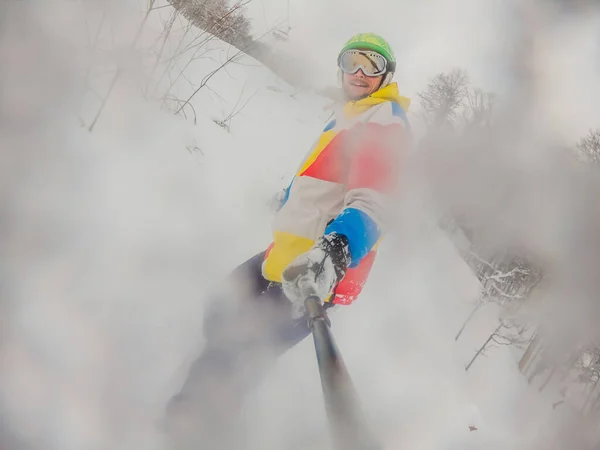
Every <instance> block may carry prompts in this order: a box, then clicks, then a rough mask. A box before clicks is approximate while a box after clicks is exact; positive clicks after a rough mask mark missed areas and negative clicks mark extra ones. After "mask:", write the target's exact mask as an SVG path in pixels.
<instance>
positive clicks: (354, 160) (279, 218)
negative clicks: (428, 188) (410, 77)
mask: <svg viewBox="0 0 600 450" xmlns="http://www.w3.org/2000/svg"><path fill="white" fill-rule="evenodd" d="M337 62H338V67H339V81H340V83H341V86H342V88H343V91H344V94H345V96H346V99H347V103H346V104H345V105H341V106H340V108H339V110H338V111H336V112H335V113H334V116H333V119H332V120H331V121H330V122H329V123H328V124H327V125H326V127H325V129H324V130H323V132H322V134H321V135H320V137H319V138H318V140H317V142H316V144H315V145H314V147H313V148H312V149H311V150H310V152H309V153H308V156H307V157H306V158H305V159H304V161H303V162H302V164H301V165H300V167H299V169H298V171H297V173H296V176H295V177H294V179H293V180H292V182H291V184H290V185H289V187H288V188H287V189H286V191H285V196H284V198H283V201H282V204H281V207H280V209H279V210H278V212H277V213H276V214H275V217H274V221H273V229H274V233H273V242H272V244H271V245H270V246H269V247H268V248H267V249H266V251H265V252H263V253H260V254H258V255H256V256H254V257H253V258H251V259H250V260H248V261H246V262H245V263H243V264H242V265H240V266H239V267H238V268H236V269H235V270H234V272H233V273H232V274H231V276H230V279H229V280H228V281H227V283H226V287H225V288H224V289H223V291H221V292H220V293H219V296H218V298H216V299H214V300H215V301H214V302H213V303H212V304H211V307H210V308H209V310H208V311H207V312H206V315H205V320H204V330H203V331H204V334H205V338H206V344H205V347H204V350H203V352H202V354H201V355H200V357H199V358H198V359H197V360H196V361H195V362H194V363H193V365H192V367H191V369H190V371H189V374H188V377H187V380H186V381H185V383H184V385H183V388H182V389H181V391H180V393H179V394H178V395H177V396H175V397H174V398H173V399H172V400H171V402H170V404H169V406H168V408H167V426H168V430H169V433H170V434H171V435H172V436H175V435H176V436H178V437H177V438H176V439H177V440H178V444H177V445H179V446H180V447H179V448H185V444H183V442H187V443H188V445H190V446H194V445H196V447H195V448H199V447H197V445H198V443H202V444H203V447H202V448H215V449H225V448H230V446H231V448H232V447H234V446H235V444H233V443H232V442H229V443H226V439H225V438H231V437H232V434H234V430H235V427H232V426H231V423H232V422H231V421H232V420H235V415H236V412H238V411H239V409H240V407H241V402H242V400H243V394H244V393H245V392H247V390H248V387H250V386H252V385H255V384H256V382H257V381H258V380H259V379H260V377H261V375H262V374H263V373H264V371H265V370H266V369H267V368H268V366H269V364H270V363H272V362H273V361H274V360H275V358H276V357H277V356H278V355H280V354H281V353H283V352H284V351H286V350H287V349H289V348H291V347H292V346H294V345H295V344H297V343H298V342H300V341H301V340H302V339H304V338H305V337H307V336H308V335H309V334H310V328H309V325H308V323H307V320H306V318H305V317H304V314H305V310H304V300H305V299H306V298H307V297H308V296H311V295H316V296H317V297H319V298H320V299H321V300H322V301H323V304H324V307H325V308H326V309H329V308H332V307H335V305H348V304H350V303H352V302H353V301H354V300H355V299H356V298H357V296H358V295H359V293H360V292H361V290H362V288H363V285H364V283H365V281H366V279H367V276H368V274H369V271H370V270H371V266H372V264H373V262H374V259H375V255H376V251H377V246H378V243H379V240H380V238H381V235H382V232H383V228H384V225H385V224H384V222H385V219H384V216H385V211H386V202H387V200H388V199H389V194H390V193H391V192H392V191H393V190H394V187H395V185H396V182H397V178H398V174H399V163H400V160H401V158H402V154H403V152H404V151H405V150H406V148H407V146H408V145H409V142H410V126H409V123H408V120H407V117H406V111H407V109H408V107H409V105H410V100H409V99H408V98H406V97H402V96H400V95H399V93H398V87H397V84H396V83H394V82H392V78H393V76H394V72H395V69H396V59H395V56H394V53H393V51H392V49H391V47H390V45H389V44H388V43H387V42H386V41H385V40H384V39H383V38H381V37H380V36H377V35H375V34H372V33H367V34H358V35H356V36H354V37H353V38H351V39H350V40H349V41H348V42H347V43H346V44H345V45H344V47H343V48H342V50H341V51H340V53H339V56H338V61H337Z"/></svg>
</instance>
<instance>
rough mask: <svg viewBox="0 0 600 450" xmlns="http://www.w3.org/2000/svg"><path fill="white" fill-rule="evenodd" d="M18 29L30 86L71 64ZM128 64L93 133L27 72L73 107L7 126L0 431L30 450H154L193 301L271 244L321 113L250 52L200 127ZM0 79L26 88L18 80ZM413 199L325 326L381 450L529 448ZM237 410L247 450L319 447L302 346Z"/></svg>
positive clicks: (192, 337) (508, 367)
mask: <svg viewBox="0 0 600 450" xmlns="http://www.w3.org/2000/svg"><path fill="white" fill-rule="evenodd" d="M42 12H43V11H37V12H36V13H31V11H29V13H30V14H33V15H30V16H23V17H24V18H23V19H22V20H30V21H31V22H32V23H35V24H38V25H39V23H45V24H48V23H50V25H48V27H49V28H50V29H65V28H67V27H68V26H70V25H71V24H72V21H73V20H76V19H78V18H79V16H78V14H79V13H78V12H73V13H72V14H64V15H63V16H59V17H57V16H52V15H51V14H50V16H49V17H48V16H45V15H44V14H42ZM44 13H46V12H44ZM23 14H24V12H23ZM38 14H39V15H38ZM27 17H29V18H27ZM47 21H50V22H47ZM155 26H156V27H158V25H157V24H156V23H153V24H151V26H149V27H148V30H149V31H147V33H150V34H149V35H144V38H143V39H142V42H143V43H144V44H146V43H148V42H153V39H152V36H151V32H152V30H153V29H154V27H155ZM11 31H12V33H9V35H8V36H9V39H8V40H7V41H5V43H4V44H3V45H12V46H21V48H25V47H26V46H27V45H28V44H32V43H36V45H39V46H41V48H43V49H44V51H45V52H46V53H47V54H48V55H49V57H48V58H43V59H42V60H41V61H37V62H36V61H33V62H30V63H31V64H32V73H34V75H33V76H35V74H36V73H40V74H41V73H44V74H48V73H51V74H52V73H53V72H52V71H51V70H50V69H52V67H54V66H53V64H55V63H54V59H53V58H52V57H51V56H52V55H56V54H61V55H63V56H64V55H68V56H65V57H67V59H69V60H70V61H71V62H72V63H73V66H74V67H79V63H80V62H81V61H80V60H79V59H78V58H79V55H78V54H77V53H74V54H70V53H69V52H68V51H65V49H66V48H70V47H72V46H75V47H77V45H76V44H75V43H73V42H72V41H67V42H65V40H64V38H63V37H61V38H58V37H56V38H52V39H49V38H48V36H47V35H46V36H44V35H43V33H40V34H38V33H33V34H32V35H28V36H24V35H22V34H20V33H18V32H17V31H16V30H11ZM46 31H47V30H46ZM49 35H50V36H53V35H52V33H49ZM42 36H43V37H44V39H43V40H42V39H41V37H42ZM69 38H72V36H69ZM155 38H156V37H155ZM154 41H156V39H154ZM4 50H6V48H4ZM207 50H208V51H209V53H207V54H206V55H205V56H206V57H205V58H202V59H199V60H197V61H194V62H193V63H191V64H189V66H188V67H187V68H186V72H185V74H186V77H185V79H183V78H182V79H181V80H180V82H179V83H178V84H176V86H175V87H174V89H173V91H172V93H173V94H174V95H176V96H177V97H179V98H187V97H188V96H189V95H190V94H191V93H192V92H193V91H194V89H195V86H197V85H198V81H197V80H202V79H203V78H204V77H205V76H206V74H208V73H210V72H211V70H214V69H215V68H216V67H218V66H219V65H220V64H221V63H222V62H223V61H224V60H226V59H227V57H228V55H229V54H230V52H231V51H232V49H231V48H229V46H227V45H225V44H223V43H220V42H218V41H212V42H211V43H210V46H209V47H208V48H207ZM2 55H3V60H2V64H0V67H1V68H2V69H0V70H4V71H5V74H6V71H7V70H8V71H10V73H16V71H17V70H18V69H19V68H20V66H19V63H18V59H17V58H15V57H14V55H11V53H10V52H4V53H2ZM5 68H10V69H5ZM138 69H139V67H133V68H130V70H127V71H126V72H125V73H124V74H123V77H122V79H121V80H119V83H118V84H117V85H116V88H115V89H114V91H113V92H112V94H111V96H110V98H109V101H108V102H107V104H106V109H105V110H104V112H103V113H102V116H101V117H100V120H99V121H98V123H97V125H96V127H95V129H94V131H93V132H92V133H89V132H88V131H87V130H86V129H85V128H83V127H81V126H80V125H79V124H78V122H77V121H76V120H75V117H76V115H77V114H83V116H84V118H86V119H87V118H88V117H90V116H91V115H93V114H92V113H93V102H89V101H88V100H89V99H87V98H86V99H84V101H81V98H80V96H81V91H80V90H79V89H78V87H79V86H80V84H79V83H72V84H70V83H64V84H61V86H60V88H57V87H56V85H55V84H54V81H55V80H54V79H53V78H51V77H50V78H49V79H48V78H45V77H38V78H36V80H37V81H38V82H39V83H41V84H42V86H43V85H44V83H47V85H48V86H49V87H52V89H53V90H54V91H53V92H54V93H55V94H56V97H57V98H69V99H76V100H77V101H74V102H65V103H64V104H62V103H61V104H57V107H56V108H55V109H54V110H53V111H52V112H51V113H48V114H37V112H38V111H39V109H40V108H42V107H43V106H44V104H45V102H47V98H44V97H35V96H31V97H29V98H28V100H29V101H30V103H31V107H30V109H28V108H27V107H26V108H25V109H24V110H23V113H22V119H21V120H20V121H19V124H20V125H21V127H20V128H19V127H14V126H13V127H11V128H8V127H5V128H0V131H2V133H1V134H0V138H1V142H0V143H1V144H2V147H3V148H5V149H8V150H9V151H7V152H3V154H2V156H1V157H0V158H2V161H1V163H0V167H1V168H2V169H0V171H1V175H2V178H3V179H4V180H5V183H7V185H8V186H9V187H10V197H9V201H7V202H5V203H3V208H4V210H3V211H2V213H3V214H7V215H9V216H10V217H11V218H12V220H11V225H10V226H9V227H7V231H6V233H5V235H4V236H3V237H2V244H3V246H4V248H6V249H7V250H6V254H7V255H8V258H7V260H8V261H10V264H7V265H6V267H3V271H4V272H5V273H6V276H7V278H8V279H10V280H11V290H10V295H9V297H8V298H9V301H8V302H7V303H6V304H3V308H5V309H4V311H5V312H4V313H3V314H4V316H5V317H10V319H9V321H10V324H11V327H10V329H8V332H5V337H4V341H3V343H4V351H3V353H2V356H1V358H2V363H1V364H0V373H1V377H2V385H1V387H0V394H1V395H0V398H2V401H3V404H2V408H3V410H4V411H6V412H7V413H8V414H9V416H10V421H11V427H12V428H13V429H14V430H16V433H17V434H18V435H21V438H22V439H23V440H24V441H27V442H33V443H34V444H35V445H37V447H36V448H38V447H39V448H57V449H61V450H62V449H65V450H67V449H77V450H80V449H96V448H97V449H107V448H110V449H139V448H146V449H151V448H158V442H159V441H158V440H157V439H155V438H156V428H155V425H156V420H157V419H158V418H159V417H160V414H161V412H162V408H163V407H164V404H165V402H166V400H167V399H168V398H169V396H170V395H172V394H173V393H174V392H175V391H176V390H177V388H178V385H179V383H181V381H182V377H183V376H184V374H185V369H186V366H187V365H188V364H189V362H190V358H191V357H192V356H193V355H194V354H195V353H196V352H197V351H198V350H199V349H201V346H202V338H201V322H202V320H201V319H202V310H203V305H204V301H205V300H206V296H207V295H208V293H209V292H210V291H211V289H214V288H215V286H216V285H218V283H219V281H220V280H221V279H223V278H224V276H225V275H226V274H227V273H228V271H229V270H231V269H232V268H233V267H234V266H235V265H237V264H239V263H240V262H242V261H243V260H245V259H246V258H248V257H250V256H252V255H253V254H254V253H256V252H258V251H261V250H263V249H264V248H265V247H266V245H268V243H269V239H270V224H269V223H270V217H271V216H270V211H269V207H268V203H269V201H270V198H271V196H272V195H274V194H275V193H276V191H277V190H278V189H281V188H283V187H285V186H286V185H287V183H288V182H289V179H290V177H291V175H292V174H293V171H294V169H295V166H296V164H297V163H298V161H299V159H300V158H301V157H302V156H303V155H304V153H305V152H306V151H307V150H308V148H309V146H310V144H311V143H312V141H313V140H314V139H315V138H316V136H317V134H318V133H319V131H320V130H321V128H322V126H323V123H324V122H325V121H326V119H327V116H328V112H327V110H325V109H324V106H326V104H327V103H328V102H327V100H325V99H322V98H319V97H317V96H314V95H311V94H309V93H302V92H296V91H295V90H294V88H292V87H291V86H288V85H286V84H285V83H284V82H282V81H281V80H278V79H277V78H276V77H275V76H274V75H273V74H272V73H271V72H270V71H268V70H267V69H266V68H264V67H262V66H261V65H260V64H259V63H258V62H256V61H255V60H253V59H251V58H248V57H244V58H242V59H240V60H239V61H237V62H236V63H235V64H231V65H229V66H228V67H227V70H223V71H220V72H219V73H217V74H216V75H215V76H214V77H212V78H211V80H210V83H209V85H208V87H209V88H210V89H208V88H207V89H202V90H201V91H200V92H199V94H198V95H196V96H195V97H194V98H193V99H192V100H191V104H192V105H193V107H194V110H195V122H196V123H195V124H194V120H193V119H191V116H190V115H188V118H187V120H186V119H185V118H184V117H182V116H181V115H178V116H174V115H172V114H168V113H166V112H164V111H160V108H159V102H156V101H151V100H144V99H142V98H141V96H140V89H138V88H139V84H140V83H142V82H147V79H146V78H142V79H141V78H140V73H139V71H138ZM172 70H173V74H174V75H173V76H174V77H176V76H177V74H178V73H179V72H177V69H176V68H173V69H172ZM144 73H146V72H144ZM146 74H147V73H146ZM79 75H80V72H78V71H76V70H73V72H72V73H71V74H70V75H69V76H71V77H72V78H73V80H75V81H76V80H77V77H78V76H79ZM10 81H11V83H12V87H13V88H14V89H18V88H20V87H24V86H23V84H22V83H24V81H23V80H22V79H20V78H19V77H13V78H10ZM27 82H29V80H27ZM102 83H104V81H101V82H99V84H100V87H101V86H102ZM160 89H164V86H161V87H160ZM160 89H159V90H160ZM23 92H27V90H26V89H24V90H23ZM25 95H27V94H25ZM240 99H241V103H246V100H247V103H246V104H245V106H244V108H243V109H242V110H241V112H240V113H239V114H238V115H237V116H235V117H234V118H233V119H232V121H231V123H230V126H229V130H226V129H224V128H223V127H221V126H219V125H218V124H216V123H215V121H219V120H223V119H224V118H225V117H226V116H227V114H229V112H230V111H231V110H232V109H233V108H235V105H236V103H237V104H240ZM19 100H20V101H22V100H23V99H22V98H21V99H19ZM81 105H84V106H83V108H84V109H83V113H81V110H79V109H78V108H79V107H80V106H81ZM34 111H35V112H36V114H33V112H34ZM0 127H1V125H0ZM47 150H50V151H49V152H48V151H47ZM15 173H18V174H20V175H19V176H14V174H15ZM407 190H410V184H409V185H408V186H407ZM411 204H412V203H411V202H407V205H398V208H399V210H398V213H399V215H400V216H401V217H403V226H402V228H401V229H399V230H398V232H397V233H394V234H393V235H392V236H390V238H389V240H388V242H386V245H385V246H384V248H383V250H382V252H381V256H380V258H379V260H378V261H377V263H376V265H375V269H374V272H373V274H372V277H371V279H370V281H369V283H368V285H367V286H366V288H365V291H364V294H363V295H362V296H361V299H360V301H359V302H358V303H357V304H356V305H353V306H352V307H348V308H345V309H342V310H340V311H337V312H336V313H335V316H334V318H333V320H334V333H335V335H336V338H337V340H338V343H339V345H340V348H341V350H342V352H343V354H344V357H345V359H346V363H347V365H348V367H349V369H350V371H351V373H352V375H353V378H354V380H355V383H356V386H357V389H358V391H359V393H360V395H361V397H362V398H363V400H364V403H365V407H366V410H367V411H368V414H369V415H370V417H371V418H372V420H373V425H374V427H375V429H376V430H377V431H378V433H379V434H380V435H381V436H382V437H383V440H384V442H385V443H386V448H389V449H396V448H398V449H399V448H412V449H467V448H473V449H475V448H482V447H481V446H482V445H483V444H484V443H485V444H486V447H485V448H498V449H505V448H516V446H515V445H516V442H517V440H519V439H528V438H529V436H528V435H527V433H526V430H525V429H524V427H525V425H524V424H525V423H526V420H525V419H527V417H528V414H527V413H528V410H527V409H524V407H525V406H526V405H527V404H529V403H528V401H527V400H528V398H526V396H524V391H525V386H524V381H523V380H522V379H521V377H520V375H519V374H518V373H517V369H516V365H515V356H514V355H512V354H510V353H509V352H503V351H498V352H493V353H491V354H490V358H487V359H483V360H480V361H478V362H477V363H476V365H475V366H474V367H473V369H472V371H471V372H469V374H468V376H467V374H465V372H464V365H465V364H466V362H467V361H468V360H469V359H470V357H471V355H472V352H473V351H474V350H475V349H476V348H477V347H478V346H479V345H480V342H481V341H482V340H484V339H485V337H486V336H487V334H489V332H490V331H491V330H493V328H494V322H493V319H492V318H491V317H492V315H491V316H490V317H487V318H486V317H485V314H483V316H482V318H481V320H479V321H476V322H474V323H473V324H472V325H471V326H470V328H469V329H468V330H467V332H466V334H465V337H464V338H463V339H461V341H459V343H458V344H456V343H455V342H454V340H453V337H454V335H455V333H456V331H457V329H458V327H459V326H460V324H461V322H462V320H463V319H464V317H466V315H467V314H468V312H469V309H470V302H471V301H472V300H473V299H474V298H475V296H476V295H477V290H478V282H477V280H476V279H475V277H473V275H472V274H471V273H470V272H469V270H468V268H467V267H466V266H465V265H464V263H463V262H462V260H461V259H460V257H459V256H458V254H457V253H456V251H455V249H454V248H453V247H452V245H451V244H450V242H449V241H448V240H447V239H446V238H445V236H444V235H443V234H442V233H441V232H440V231H439V230H437V228H436V227H434V226H432V225H431V224H430V223H429V222H428V220H427V217H426V215H424V214H423V213H422V211H421V209H420V208H413V207H411V206H410V205H411ZM9 244H10V245H9ZM490 314H491V313H490ZM7 315H8V316H7ZM486 333H487V334H486ZM246 411H247V425H248V430H249V441H248V448H249V449H250V448H251V449H271V448H272V449H275V448H295V449H302V448H309V447H310V448H312V449H316V448H327V440H326V423H325V417H324V412H323V407H322V398H321V394H320V384H319V380H318V373H317V370H316V361H315V358H314V350H313V348H312V342H311V341H310V340H309V339H307V340H305V341H304V342H303V343H302V344H301V345H299V346H298V347H297V348H295V349H293V350H292V351H290V352H289V353H287V354H286V355H285V356H284V357H283V358H282V359H281V360H280V362H279V363H278V364H277V366H276V367H274V369H273V370H272V371H271V372H270V373H269V374H268V376H267V378H266V380H265V382H264V383H263V384H262V385H261V387H260V388H259V389H258V390H257V391H255V392H253V393H252V394H251V395H250V397H249V399H248V401H247V405H246ZM515 411H519V413H518V414H517V413H516V412H515ZM469 425H475V426H477V427H478V428H479V430H478V431H477V432H470V431H469V429H468V427H469ZM50 443H52V444H50Z"/></svg>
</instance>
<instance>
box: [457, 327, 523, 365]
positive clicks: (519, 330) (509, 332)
mask: <svg viewBox="0 0 600 450" xmlns="http://www.w3.org/2000/svg"><path fill="white" fill-rule="evenodd" d="M526 331H527V330H526V328H523V327H520V326H519V325H518V324H516V323H513V322H511V321H507V320H503V319H499V323H498V326H497V327H496V329H495V330H494V331H493V332H492V333H491V334H490V335H489V337H488V338H487V339H486V341H485V342H484V343H483V345H482V346H481V347H479V349H478V350H477V352H476V353H475V355H474V356H473V359H471V361H469V364H467V366H466V367H465V371H468V370H469V369H470V368H471V366H472V365H473V363H475V361H476V360H477V358H479V357H480V356H481V355H484V354H485V351H486V350H488V349H490V348H491V346H492V345H493V344H497V345H505V346H508V345H513V346H516V347H523V346H524V345H526V344H528V343H529V342H530V341H531V339H529V338H527V337H526Z"/></svg>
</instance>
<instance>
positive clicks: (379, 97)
mask: <svg viewBox="0 0 600 450" xmlns="http://www.w3.org/2000/svg"><path fill="white" fill-rule="evenodd" d="M409 105H410V100H409V99H408V98H406V97H402V96H400V95H399V93H398V86H397V85H396V83H392V84H390V85H388V86H386V87H384V88H382V89H380V90H378V91H376V92H374V93H373V94H371V95H370V96H369V97H366V98H364V99H362V100H358V101H356V102H349V103H347V104H346V105H345V106H344V107H343V109H342V110H340V111H336V113H334V116H333V119H332V120H331V121H330V122H329V123H328V124H327V126H326V127H325V129H324V130H323V133H322V134H321V136H320V137H319V139H318V140H317V142H316V143H315V145H314V146H313V148H312V149H311V150H310V152H309V153H308V155H307V157H306V158H305V160H304V161H303V162H302V164H301V165H300V167H299V169H298V171H297V173H296V175H295V177H294V179H293V180H292V182H291V184H290V186H289V187H288V189H287V192H286V196H285V198H284V202H283V206H282V207H281V209H280V210H279V211H278V212H277V213H276V215H275V218H274V220H273V243H272V244H271V245H270V246H269V248H268V249H267V252H266V254H265V260H264V262H263V267H262V270H263V276H264V277H265V278H266V279H267V280H270V281H275V282H281V274H282V272H283V270H284V269H285V268H286V267H287V266H288V264H290V263H291V262H292V261H293V260H294V259H295V258H296V257H297V256H299V255H301V254H302V253H304V252H306V251H308V250H310V248H311V247H312V246H313V244H314V243H315V241H316V240H317V239H318V238H319V237H320V236H322V235H323V234H327V233H332V232H336V233H340V234H343V235H345V236H346V237H347V238H348V241H349V247H350V256H351V262H350V266H349V269H348V271H347V272H346V275H345V277H344V279H343V280H342V281H341V282H340V283H339V284H338V286H337V287H336V289H335V292H334V295H332V297H331V299H330V301H333V303H337V304H349V303H351V302H352V301H353V300H354V299H356V297H357V296H358V294H359V293H360V291H361V290H362V287H363V285H364V283H365V282H366V280H367V277H368V274H369V272H370V270H371V266H372V265H373V262H374V260H375V254H376V248H377V244H378V241H379V240H380V238H381V235H382V232H383V228H384V222H385V220H384V215H385V211H386V201H387V199H388V198H389V194H390V193H391V191H392V190H393V189H394V188H395V185H396V183H397V180H398V174H399V166H400V161H401V157H402V154H403V153H404V151H405V150H406V148H407V146H408V145H409V142H410V125H409V123H408V119H407V117H406V111H407V110H408V107H409Z"/></svg>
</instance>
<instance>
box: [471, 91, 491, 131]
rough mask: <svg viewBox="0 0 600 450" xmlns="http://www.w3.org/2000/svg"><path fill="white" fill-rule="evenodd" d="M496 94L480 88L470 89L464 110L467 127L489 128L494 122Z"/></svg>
mask: <svg viewBox="0 0 600 450" xmlns="http://www.w3.org/2000/svg"><path fill="white" fill-rule="evenodd" d="M495 101H496V95H495V94H493V93H490V92H484V91H482V90H481V89H479V88H473V89H469V92H468V93H467V95H466V105H465V109H464V111H463V119H464V121H465V129H466V130H473V129H481V128H489V127H491V126H492V124H493V113H494V103H495Z"/></svg>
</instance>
